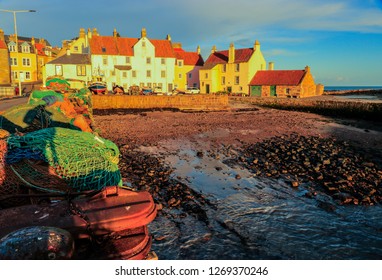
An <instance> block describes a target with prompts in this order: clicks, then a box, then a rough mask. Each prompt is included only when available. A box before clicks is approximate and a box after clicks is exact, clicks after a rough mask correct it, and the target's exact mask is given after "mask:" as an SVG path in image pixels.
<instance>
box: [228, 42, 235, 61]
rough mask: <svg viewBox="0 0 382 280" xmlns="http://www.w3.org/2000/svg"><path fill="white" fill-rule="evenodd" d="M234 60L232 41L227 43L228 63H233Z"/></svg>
mask: <svg viewBox="0 0 382 280" xmlns="http://www.w3.org/2000/svg"><path fill="white" fill-rule="evenodd" d="M234 62H235V46H234V44H233V43H231V44H230V45H229V50H228V63H234Z"/></svg>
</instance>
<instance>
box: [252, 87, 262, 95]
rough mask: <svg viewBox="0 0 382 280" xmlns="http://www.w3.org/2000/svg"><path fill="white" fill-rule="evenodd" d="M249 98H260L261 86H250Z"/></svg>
mask: <svg viewBox="0 0 382 280" xmlns="http://www.w3.org/2000/svg"><path fill="white" fill-rule="evenodd" d="M251 96H261V86H251Z"/></svg>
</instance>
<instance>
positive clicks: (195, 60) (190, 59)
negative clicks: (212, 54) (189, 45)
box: [174, 48, 204, 66]
mask: <svg viewBox="0 0 382 280" xmlns="http://www.w3.org/2000/svg"><path fill="white" fill-rule="evenodd" d="M174 51H175V56H176V58H177V59H183V62H184V65H194V66H203V64H204V60H203V58H202V56H201V55H200V54H198V53H197V52H186V51H184V50H183V49H181V48H174Z"/></svg>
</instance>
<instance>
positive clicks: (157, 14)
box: [0, 0, 382, 86]
mask: <svg viewBox="0 0 382 280" xmlns="http://www.w3.org/2000/svg"><path fill="white" fill-rule="evenodd" d="M0 9H10V10H24V9H34V10H37V12H36V13H18V14H17V29H18V33H19V35H20V36H28V37H32V36H34V37H36V38H40V37H43V38H45V39H47V40H48V41H49V42H50V43H51V44H52V45H58V46H61V42H62V40H65V39H72V38H74V37H76V36H78V32H79V29H80V28H81V27H84V28H86V29H87V28H94V27H95V28H97V29H98V31H99V33H100V34H101V35H111V34H112V32H113V29H114V28H116V29H117V31H118V32H119V33H120V34H121V36H123V37H139V36H140V31H141V29H142V27H145V28H146V29H147V35H148V37H149V38H153V39H164V38H165V37H166V35H167V34H170V35H171V38H172V40H173V41H175V42H181V43H182V44H183V48H184V49H186V50H188V51H193V50H196V47H197V46H198V45H200V47H201V49H202V54H203V58H204V59H207V57H208V55H209V53H210V50H211V48H212V46H213V45H216V46H217V49H218V50H224V49H228V47H229V44H230V43H231V42H233V43H234V44H235V47H236V48H247V47H252V46H253V43H254V42H255V40H259V41H260V43H261V50H262V52H263V54H264V56H265V59H266V61H267V62H269V61H272V62H274V63H275V69H303V68H304V67H305V66H306V65H309V66H310V67H311V71H312V73H313V75H314V77H315V80H316V82H318V83H323V84H324V85H375V86H382V0H295V1H287V0H262V1H260V0H230V1H227V0H109V1H106V0H102V1H99V0H92V1H84V0H83V1H81V0H65V1H58V0H49V1H48V0H34V1H30V0H0ZM0 28H1V29H3V30H4V32H5V34H10V33H14V25H13V15H12V14H11V13H5V12H0Z"/></svg>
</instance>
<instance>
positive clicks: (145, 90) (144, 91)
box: [142, 88, 153, 95]
mask: <svg viewBox="0 0 382 280" xmlns="http://www.w3.org/2000/svg"><path fill="white" fill-rule="evenodd" d="M152 93H153V89H152V88H142V94H143V95H151V94H152Z"/></svg>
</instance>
